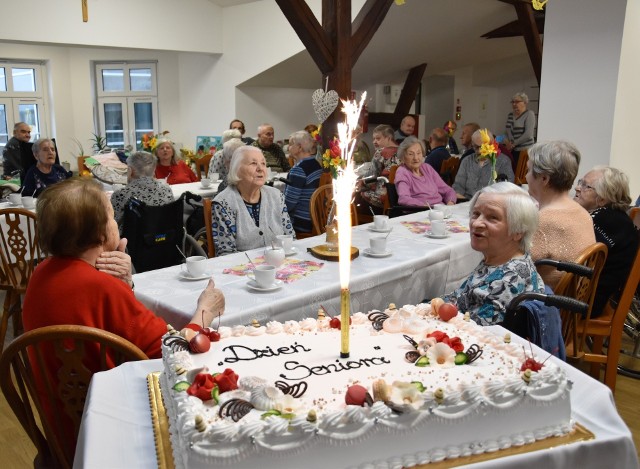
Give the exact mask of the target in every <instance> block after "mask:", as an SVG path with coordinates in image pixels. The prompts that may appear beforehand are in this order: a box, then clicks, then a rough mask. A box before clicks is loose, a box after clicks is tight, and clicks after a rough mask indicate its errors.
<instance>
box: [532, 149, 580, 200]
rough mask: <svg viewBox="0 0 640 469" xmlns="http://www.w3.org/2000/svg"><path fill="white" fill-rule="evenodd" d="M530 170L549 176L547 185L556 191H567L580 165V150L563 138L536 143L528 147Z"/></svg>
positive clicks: (535, 173) (536, 174) (536, 173)
mask: <svg viewBox="0 0 640 469" xmlns="http://www.w3.org/2000/svg"><path fill="white" fill-rule="evenodd" d="M528 153H529V161H531V172H532V173H533V174H534V175H535V176H536V177H537V176H540V175H546V176H548V177H549V186H550V187H551V188H552V189H555V190H556V191H568V190H569V189H571V187H572V186H573V181H575V179H576V176H577V175H578V168H579V167H580V151H578V149H577V148H576V146H575V145H574V144H573V143H570V142H567V141H564V140H554V141H551V142H544V143H536V144H535V145H533V146H532V147H530V148H529V149H528Z"/></svg>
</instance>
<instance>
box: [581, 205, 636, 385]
mask: <svg viewBox="0 0 640 469" xmlns="http://www.w3.org/2000/svg"><path fill="white" fill-rule="evenodd" d="M636 216H637V215H636ZM638 282H640V249H638V252H637V253H636V256H635V258H634V260H633V265H632V266H631V270H630V271H629V276H628V277H627V281H626V282H625V284H624V287H623V289H622V293H621V294H620V298H619V299H618V301H617V302H616V301H614V300H613V299H609V301H608V302H607V305H606V306H605V308H604V312H603V313H602V316H598V317H597V318H593V319H591V318H589V319H588V320H585V321H581V322H580V323H579V324H578V330H579V331H580V332H582V333H584V334H585V335H587V336H589V337H591V338H592V339H593V345H592V346H591V351H586V352H585V354H584V360H585V361H586V362H590V363H591V364H592V365H591V376H593V377H594V378H596V379H600V371H601V369H602V367H603V366H604V384H606V385H607V386H608V387H609V389H611V392H615V390H616V378H617V367H618V360H619V358H620V347H621V345H622V331H623V328H624V323H625V320H626V319H627V313H628V312H629V308H630V307H631V302H632V301H633V296H634V295H635V293H636V289H637V287H638ZM605 339H608V342H609V343H608V346H607V350H606V351H605V350H604V349H603V346H604V343H605Z"/></svg>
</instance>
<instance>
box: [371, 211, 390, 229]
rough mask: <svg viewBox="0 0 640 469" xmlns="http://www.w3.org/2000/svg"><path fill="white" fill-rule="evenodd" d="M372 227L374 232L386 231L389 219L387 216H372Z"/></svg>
mask: <svg viewBox="0 0 640 469" xmlns="http://www.w3.org/2000/svg"><path fill="white" fill-rule="evenodd" d="M373 227H374V228H375V229H376V230H388V229H389V217H388V216H387V215H374V216H373Z"/></svg>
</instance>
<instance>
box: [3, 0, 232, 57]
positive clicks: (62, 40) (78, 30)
mask: <svg viewBox="0 0 640 469" xmlns="http://www.w3.org/2000/svg"><path fill="white" fill-rule="evenodd" d="M4 3H5V5H4V6H3V8H2V28H0V40H2V39H6V40H12V41H26V42H31V43H38V42H40V43H55V44H61V45H66V44H80V45H86V46H107V47H125V48H144V49H166V50H182V51H194V52H207V53H216V52H221V51H222V10H223V9H222V8H221V7H219V6H217V5H215V4H213V3H212V2H210V1H208V0H180V1H179V2H176V1H173V0H136V1H135V2H131V1H127V0H89V2H88V4H89V21H88V22H87V23H83V22H82V10H81V5H80V2H79V1H78V0H55V1H51V0H48V1H43V0H21V1H20V2H14V3H13V6H12V7H7V6H6V3H8V2H4ZM26 12H33V13H34V14H31V15H28V16H25V13H26ZM36 12H37V13H36ZM158 13H160V14H158Z"/></svg>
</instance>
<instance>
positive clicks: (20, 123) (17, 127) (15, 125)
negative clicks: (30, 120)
mask: <svg viewBox="0 0 640 469" xmlns="http://www.w3.org/2000/svg"><path fill="white" fill-rule="evenodd" d="M23 125H26V126H27V127H29V130H31V126H30V125H29V124H27V123H26V122H22V121H20V122H16V123H15V124H13V131H14V132H15V131H16V130H18V129H19V128H20V127H22V126H23Z"/></svg>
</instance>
